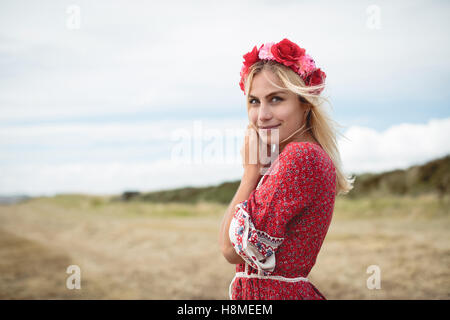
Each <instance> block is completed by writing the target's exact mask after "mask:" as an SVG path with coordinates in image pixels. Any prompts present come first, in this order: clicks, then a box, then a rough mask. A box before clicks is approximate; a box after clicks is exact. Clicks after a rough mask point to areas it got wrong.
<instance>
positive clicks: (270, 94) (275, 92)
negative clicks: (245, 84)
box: [248, 91, 286, 98]
mask: <svg viewBox="0 0 450 320" xmlns="http://www.w3.org/2000/svg"><path fill="white" fill-rule="evenodd" d="M279 93H283V94H285V93H286V92H285V91H274V92H272V93H269V94H268V95H267V96H266V98H267V97H270V96H273V95H274V94H279ZM248 97H249V98H257V97H255V96H253V95H251V94H249V95H248Z"/></svg>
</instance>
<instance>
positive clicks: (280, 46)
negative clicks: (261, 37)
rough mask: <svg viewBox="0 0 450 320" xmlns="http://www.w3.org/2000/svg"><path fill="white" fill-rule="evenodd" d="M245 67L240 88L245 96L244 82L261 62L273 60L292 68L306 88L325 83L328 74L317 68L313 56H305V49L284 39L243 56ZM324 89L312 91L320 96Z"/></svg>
mask: <svg viewBox="0 0 450 320" xmlns="http://www.w3.org/2000/svg"><path fill="white" fill-rule="evenodd" d="M243 57H244V65H243V66H242V69H241V72H240V76H241V80H240V81H239V86H240V87H241V90H242V91H244V94H245V86H244V81H245V78H246V77H247V74H248V70H249V68H250V67H251V66H252V65H253V64H254V63H256V62H258V61H261V60H273V61H276V62H278V63H281V64H283V65H285V66H286V67H289V68H291V69H292V70H293V71H294V72H295V73H297V74H298V75H299V76H300V77H301V78H302V79H303V81H304V83H305V85H306V86H316V85H320V84H323V83H324V82H325V78H326V76H327V75H326V74H325V72H323V71H322V70H320V68H316V65H315V62H314V60H313V58H311V56H309V55H307V54H305V49H303V48H300V47H299V46H298V45H297V44H295V43H294V42H292V41H290V40H288V39H286V38H285V39H283V40H281V41H280V42H278V43H273V42H269V43H266V44H263V45H261V47H259V49H257V47H256V46H255V47H254V48H253V50H252V51H250V52H247V53H246V54H244V55H243ZM322 90H323V88H320V89H317V90H314V91H312V92H311V93H313V94H320V93H321V92H322Z"/></svg>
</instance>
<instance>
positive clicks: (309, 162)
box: [280, 142, 334, 171]
mask: <svg viewBox="0 0 450 320" xmlns="http://www.w3.org/2000/svg"><path fill="white" fill-rule="evenodd" d="M280 161H282V162H285V163H286V162H287V163H289V164H290V165H297V166H300V167H303V168H304V167H308V168H311V169H314V171H322V169H324V168H326V167H328V168H331V167H333V168H334V166H333V161H332V160H331V158H330V157H329V155H328V154H327V153H326V151H325V150H324V149H322V147H321V146H320V145H318V144H316V143H312V142H290V143H289V144H288V145H287V146H286V147H285V148H284V149H283V151H282V152H281V155H280Z"/></svg>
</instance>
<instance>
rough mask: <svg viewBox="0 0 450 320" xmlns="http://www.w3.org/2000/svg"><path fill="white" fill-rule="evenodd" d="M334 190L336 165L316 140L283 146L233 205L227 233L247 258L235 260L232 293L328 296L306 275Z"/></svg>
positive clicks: (250, 297) (327, 222)
mask: <svg viewBox="0 0 450 320" xmlns="http://www.w3.org/2000/svg"><path fill="white" fill-rule="evenodd" d="M335 190H336V170H335V167H334V165H333V162H332V160H331V158H330V157H329V156H328V154H327V153H326V152H325V151H324V150H323V149H322V148H321V147H320V146H319V145H318V144H315V143H311V142H291V143H289V144H288V145H287V146H286V147H285V148H284V149H283V151H282V152H281V153H280V155H279V156H278V158H277V159H276V160H275V161H274V162H273V163H272V165H271V167H270V169H269V171H268V172H267V173H266V174H265V175H264V176H263V177H262V179H261V180H260V181H259V184H258V186H257V187H256V189H255V190H253V191H252V192H251V193H250V196H249V198H248V200H245V201H242V202H240V203H239V204H238V205H237V206H236V211H235V213H234V215H233V219H232V221H231V223H230V229H229V236H230V240H231V242H232V244H233V247H234V249H235V250H236V252H237V253H238V254H239V255H240V256H241V257H242V259H243V260H244V261H245V263H243V264H238V265H236V275H235V277H234V278H233V280H232V281H231V284H230V288H229V295H230V299H232V300H273V299H275V300H308V299H319V300H325V299H326V298H325V297H324V296H323V295H322V294H321V293H320V291H319V290H318V289H317V288H316V287H315V286H314V285H313V284H312V283H311V282H309V280H308V278H307V276H308V274H309V272H310V271H311V269H312V267H313V266H314V264H315V262H316V258H317V255H318V253H319V250H320V248H321V246H322V243H323V240H324V238H325V236H326V234H327V231H328V227H329V225H330V222H331V218H332V214H333V210H334V201H335V194H336V192H335Z"/></svg>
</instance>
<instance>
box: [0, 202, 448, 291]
mask: <svg viewBox="0 0 450 320" xmlns="http://www.w3.org/2000/svg"><path fill="white" fill-rule="evenodd" d="M225 209H226V206H224V205H220V204H214V203H199V204H195V205H189V204H175V203H172V204H152V203H142V202H140V203H139V202H129V203H124V202H110V201H109V198H108V197H99V196H85V195H60V196H56V197H53V198H35V199H31V200H29V201H27V202H23V203H19V204H14V205H1V206H0V299H228V285H229V283H230V281H231V279H232V278H233V275H234V266H233V265H230V264H228V263H227V262H226V261H225V259H224V258H223V257H222V255H221V253H220V250H219V247H218V231H219V226H220V222H221V219H222V216H223V213H224V211H225ZM449 230H450V210H449V204H448V199H447V200H446V201H445V202H442V201H438V199H437V198H436V197H435V196H433V195H428V196H421V197H416V198H412V197H391V198H389V197H381V198H378V199H374V198H367V199H358V200H350V199H346V198H345V197H342V198H341V197H339V198H338V199H337V202H336V207H335V211H334V217H333V221H332V224H331V226H330V229H329V232H328V235H327V237H326V239H325V242H324V244H323V246H322V250H321V252H320V254H319V256H318V259H317V262H316V265H315V266H314V268H313V269H312V271H311V273H310V275H309V278H310V280H311V281H312V283H314V285H315V286H316V287H317V288H319V290H321V292H322V293H323V294H324V295H325V296H326V297H327V298H328V299H449V298H450V271H449V270H450V269H449V266H450V233H449ZM69 265H78V266H79V267H80V269H81V289H79V290H77V289H74V290H69V289H67V288H66V279H67V277H69V274H67V273H66V269H67V267H68V266H69ZM370 265H378V266H379V267H380V270H381V289H374V290H370V289H368V288H367V285H366V280H367V278H368V277H369V276H370V274H368V273H366V270H367V267H368V266H370Z"/></svg>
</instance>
